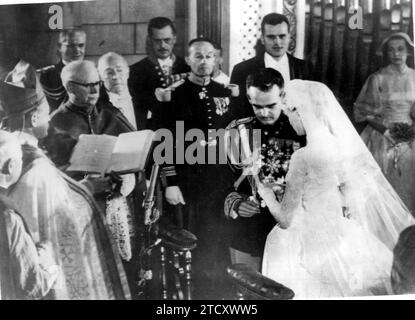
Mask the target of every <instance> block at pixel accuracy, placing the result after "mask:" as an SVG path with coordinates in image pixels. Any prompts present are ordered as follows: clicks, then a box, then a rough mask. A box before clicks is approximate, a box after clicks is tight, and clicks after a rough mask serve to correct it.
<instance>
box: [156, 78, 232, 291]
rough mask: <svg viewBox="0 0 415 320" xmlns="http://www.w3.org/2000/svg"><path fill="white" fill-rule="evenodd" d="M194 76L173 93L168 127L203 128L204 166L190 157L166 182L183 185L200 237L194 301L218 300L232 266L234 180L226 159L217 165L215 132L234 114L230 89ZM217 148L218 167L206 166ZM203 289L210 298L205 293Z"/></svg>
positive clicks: (168, 169)
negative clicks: (227, 213)
mask: <svg viewBox="0 0 415 320" xmlns="http://www.w3.org/2000/svg"><path fill="white" fill-rule="evenodd" d="M194 78H195V77H194V76H193V75H190V76H189V78H188V79H186V80H185V82H184V83H183V84H182V85H181V86H180V87H178V88H177V89H176V90H175V91H174V92H173V94H172V102H171V109H170V112H169V117H166V118H169V119H170V120H171V122H170V123H168V124H166V127H169V128H170V129H171V130H172V131H173V132H175V129H176V128H175V125H176V123H177V121H182V122H183V124H184V133H185V134H186V132H188V130H189V129H192V128H197V129H199V130H201V131H202V132H203V133H204V139H203V140H202V141H200V140H199V141H198V142H197V143H198V144H200V147H201V148H202V149H203V150H204V151H205V157H204V158H205V164H203V163H202V164H200V163H196V164H192V165H191V164H189V163H188V160H189V159H185V161H184V164H176V165H172V166H168V165H166V166H165V167H164V168H163V170H162V178H163V179H164V180H165V181H166V183H167V186H175V185H176V186H179V187H180V189H181V191H182V193H183V197H184V200H185V202H186V205H185V207H184V209H185V210H184V211H185V219H184V220H187V227H188V228H189V230H190V231H191V232H192V233H194V234H195V235H196V236H197V238H198V244H197V246H198V247H197V249H196V250H195V255H194V260H193V261H194V268H193V271H194V277H195V289H196V292H195V297H196V298H197V297H199V298H213V294H214V292H215V291H214V290H216V292H217V291H218V289H215V287H216V285H217V284H223V282H224V280H223V278H224V276H225V273H226V269H225V268H226V265H228V264H229V261H228V259H229V257H228V256H226V255H227V251H228V250H227V239H226V228H225V225H226V223H227V221H226V219H225V218H224V217H223V202H224V199H225V196H226V190H228V189H229V184H231V183H232V177H233V173H232V172H231V170H229V167H228V165H227V164H226V156H225V157H224V160H225V161H223V162H224V163H223V164H219V163H218V160H219V159H218V158H219V157H220V155H219V142H220V141H219V139H215V138H214V137H213V134H214V132H215V131H216V130H218V129H222V130H223V131H224V129H225V128H226V126H227V125H228V124H229V122H230V121H231V120H232V112H231V111H232V110H230V109H229V102H230V96H231V91H230V90H228V89H226V88H224V87H223V86H222V85H221V84H218V83H216V82H214V81H211V80H210V78H209V79H207V81H206V82H204V81H196V82H197V83H195V81H194ZM198 79H199V80H200V78H198ZM177 139H178V135H176V141H177ZM191 144H193V142H186V143H185V148H184V150H186V149H187V148H188V147H189V145H191ZM176 148H177V147H176ZM213 150H216V161H215V164H207V163H208V162H207V161H208V154H209V153H210V154H213V153H212V151H213ZM201 158H203V157H201ZM198 289H200V290H201V291H202V292H203V294H207V296H206V295H205V296H202V295H200V294H201V292H198ZM210 290H212V291H210ZM209 293H210V294H211V295H210V296H209Z"/></svg>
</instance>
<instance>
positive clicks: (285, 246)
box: [260, 80, 414, 299]
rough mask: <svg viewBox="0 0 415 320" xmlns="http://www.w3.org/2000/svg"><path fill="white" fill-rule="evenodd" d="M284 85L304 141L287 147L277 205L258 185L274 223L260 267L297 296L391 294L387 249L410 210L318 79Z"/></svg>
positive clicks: (409, 220) (410, 221) (292, 116)
mask: <svg viewBox="0 0 415 320" xmlns="http://www.w3.org/2000/svg"><path fill="white" fill-rule="evenodd" d="M286 91H287V97H288V98H287V106H288V108H287V110H285V112H286V113H287V115H288V116H289V117H290V122H292V124H293V127H294V128H295V127H296V125H295V123H293V122H295V121H297V123H298V122H301V125H302V126H303V128H304V129H303V130H305V132H306V134H307V146H306V147H304V148H303V149H300V150H298V151H297V152H296V153H294V154H293V157H292V159H291V162H290V168H289V171H288V175H287V188H286V192H285V195H284V198H283V201H282V203H281V204H278V203H277V202H276V201H274V200H273V199H272V197H270V196H269V194H270V193H269V192H267V190H265V189H266V188H265V187H264V186H262V187H260V189H261V191H260V194H261V193H262V194H261V195H263V198H264V200H265V202H266V203H267V205H268V207H269V208H270V211H271V213H273V214H274V216H275V217H276V219H277V221H279V222H280V226H276V227H275V228H274V229H273V230H272V231H271V232H270V234H269V235H268V238H267V242H266V246H265V254H264V259H263V270H262V271H263V274H264V275H265V276H267V277H270V278H271V279H273V280H276V281H278V282H280V283H282V284H284V285H286V286H288V287H289V288H291V289H292V290H293V291H294V292H295V297H296V298H299V299H312V298H330V297H351V296H367V295H386V294H391V293H392V292H391V287H390V272H391V268H392V258H393V254H392V249H393V247H394V245H395V244H396V242H397V239H398V236H399V234H400V232H401V231H403V229H405V228H406V227H407V226H409V225H411V224H413V222H414V221H413V219H412V217H411V215H410V214H409V212H408V210H407V209H406V207H405V206H404V204H403V203H402V201H401V200H400V199H399V197H398V196H397V195H396V192H394V190H393V189H392V188H391V187H390V185H389V183H388V182H387V181H386V179H385V178H384V176H383V175H382V173H381V171H380V169H379V167H378V166H377V165H376V163H375V161H374V159H373V157H372V156H371V155H370V153H369V151H368V150H367V148H366V147H365V146H364V144H363V143H362V142H361V140H360V138H359V136H358V135H357V133H356V132H355V131H354V129H353V127H352V125H351V123H350V121H349V120H348V118H347V116H346V115H345V114H344V112H343V110H342V108H341V106H340V105H339V104H338V102H337V101H336V99H335V97H334V95H333V94H332V93H331V91H330V90H329V89H328V88H327V87H326V86H325V85H323V84H320V83H317V82H309V81H301V80H294V81H291V82H290V83H289V84H288V85H287V89H286ZM293 98H294V99H293ZM296 117H297V120H295V118H296ZM293 119H294V120H293Z"/></svg>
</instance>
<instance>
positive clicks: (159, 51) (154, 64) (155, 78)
mask: <svg viewBox="0 0 415 320" xmlns="http://www.w3.org/2000/svg"><path fill="white" fill-rule="evenodd" d="M147 32H148V35H147V50H148V52H147V53H148V56H147V57H146V58H144V59H143V60H141V61H139V62H137V63H135V64H133V65H132V66H130V78H129V80H128V87H129V89H130V92H131V96H132V98H133V104H134V108H135V113H136V118H137V121H138V130H142V129H157V128H158V127H159V126H160V121H161V119H162V118H163V117H164V116H163V103H161V102H158V101H157V99H156V96H155V94H154V93H155V90H156V88H167V87H168V86H170V85H171V84H172V83H173V82H176V81H178V80H180V79H181V78H184V77H186V76H187V73H188V72H189V71H190V70H189V66H188V65H187V64H186V63H185V61H184V60H183V59H182V58H180V57H178V56H176V55H175V54H174V53H173V49H174V45H175V44H176V28H175V26H174V24H173V22H172V21H171V20H170V19H168V18H165V17H157V18H153V19H151V20H150V22H149V24H148V30H147ZM164 104H165V103H164Z"/></svg>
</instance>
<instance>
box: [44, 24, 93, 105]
mask: <svg viewBox="0 0 415 320" xmlns="http://www.w3.org/2000/svg"><path fill="white" fill-rule="evenodd" d="M85 47H86V33H85V31H83V30H80V29H72V30H63V31H61V32H60V33H59V41H58V50H57V53H58V55H59V57H60V61H59V62H58V63H57V64H55V65H51V66H47V67H45V68H43V69H41V70H40V74H41V76H40V83H41V84H42V87H43V91H44V92H45V95H46V98H47V100H48V103H49V105H50V109H51V110H50V111H51V112H53V111H54V110H56V109H57V108H58V107H59V106H60V105H61V104H62V103H63V102H66V101H67V100H68V94H67V93H66V90H65V88H64V86H63V84H62V80H61V72H62V69H63V67H65V66H66V65H67V64H68V63H70V62H72V61H82V60H83V59H84V56H85Z"/></svg>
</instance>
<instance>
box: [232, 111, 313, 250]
mask: <svg viewBox="0 0 415 320" xmlns="http://www.w3.org/2000/svg"><path fill="white" fill-rule="evenodd" d="M255 129H256V130H260V131H259V132H260V137H261V138H260V139H261V140H260V143H261V145H260V147H261V149H260V150H261V156H262V157H263V160H262V163H263V164H265V165H263V166H262V167H261V170H260V174H259V178H260V180H261V181H264V179H269V177H271V176H273V177H274V178H275V179H281V180H282V181H284V179H285V175H286V173H287V171H288V166H289V160H290V158H291V155H292V154H293V153H294V151H295V150H298V149H299V148H300V147H302V146H304V145H305V137H300V136H298V135H297V134H296V132H295V131H294V129H293V128H292V127H291V125H290V123H289V122H288V118H287V117H286V116H285V115H284V114H281V116H280V118H279V119H278V120H277V122H276V123H275V124H274V125H272V126H264V125H262V124H261V123H260V122H259V121H258V120H257V119H256V118H253V117H251V118H245V119H241V120H236V121H233V122H232V123H231V124H230V125H229V126H228V128H227V130H228V131H229V130H236V131H234V132H237V133H238V134H236V135H235V136H234V137H235V138H234V139H235V140H234V141H233V142H234V143H236V144H239V145H240V146H241V150H242V149H243V148H244V147H248V148H249V149H250V150H251V151H252V150H253V143H254V141H256V139H255V138H254V137H253V136H254V130H255ZM258 136H259V134H258ZM244 138H246V139H244ZM247 145H248V146H247ZM234 158H235V159H236V157H234ZM229 164H230V166H231V168H232V169H233V170H234V172H235V174H236V175H235V177H236V180H235V181H234V182H235V183H234V186H233V189H234V190H233V191H230V193H229V195H228V197H227V198H226V200H225V207H224V211H225V215H226V216H227V217H228V218H229V219H230V220H231V221H232V224H233V227H232V233H233V235H232V240H231V247H232V248H234V249H237V250H239V251H242V252H246V253H250V254H252V255H254V256H262V254H263V250H264V245H265V240H266V238H267V236H268V233H269V232H270V231H271V229H272V228H273V227H274V226H275V224H276V221H275V219H274V217H273V216H272V215H271V214H270V212H269V210H268V209H267V208H266V207H265V206H262V207H261V214H259V215H256V216H253V217H251V218H244V217H240V216H238V215H237V211H238V206H239V205H240V202H241V201H243V200H248V199H249V198H250V197H251V198H250V200H253V199H254V198H255V200H256V201H258V202H261V199H260V198H259V196H258V195H253V193H255V192H253V188H252V184H251V183H253V179H252V176H247V177H246V178H244V179H243V180H242V178H241V175H242V168H241V167H240V166H239V165H237V159H236V160H232V159H231V157H229ZM238 178H239V179H238ZM250 180H251V181H250ZM282 190H283V189H282ZM282 192H283V191H282Z"/></svg>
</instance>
